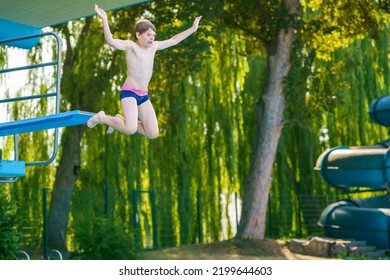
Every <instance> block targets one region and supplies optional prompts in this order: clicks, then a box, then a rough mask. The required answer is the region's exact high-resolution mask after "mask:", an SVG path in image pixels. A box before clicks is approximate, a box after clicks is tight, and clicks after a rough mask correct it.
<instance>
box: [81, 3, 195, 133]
mask: <svg viewBox="0 0 390 280" xmlns="http://www.w3.org/2000/svg"><path fill="white" fill-rule="evenodd" d="M95 11H96V13H97V14H98V15H99V17H100V18H101V19H102V21H103V32H104V38H105V40H106V43H107V44H108V45H110V46H111V47H113V48H115V49H118V50H122V51H125V53H126V64H127V78H126V81H125V83H124V84H123V86H122V90H121V92H120V101H121V106H122V112H123V117H122V116H121V115H119V114H117V115H116V116H114V117H111V116H108V115H106V114H105V113H104V111H100V112H98V113H97V114H95V115H94V116H93V117H92V118H90V119H89V120H88V122H87V125H88V127H90V128H93V127H94V126H96V125H97V124H105V125H108V126H109V128H108V130H107V133H112V131H113V130H114V129H115V130H118V131H120V132H123V133H125V134H134V133H136V132H138V133H140V134H142V135H144V136H146V137H148V138H150V139H155V138H157V137H158V134H159V129H158V123H157V117H156V113H155V111H154V108H153V106H152V103H151V102H150V100H149V96H148V85H149V81H150V79H151V77H152V72H153V61H154V55H155V54H156V51H158V50H163V49H166V48H169V47H172V46H174V45H176V44H178V43H180V42H181V41H183V40H184V39H185V38H187V37H188V36H190V35H191V34H192V33H194V32H195V31H196V30H197V29H198V26H199V21H200V19H201V16H199V17H197V18H195V20H194V23H193V25H192V27H190V28H189V29H187V30H185V31H183V32H181V33H179V34H177V35H175V36H173V37H172V38H170V39H168V40H164V41H155V40H154V39H155V36H156V28H155V27H154V25H153V24H152V23H151V22H150V21H148V20H140V21H138V22H137V24H136V27H135V34H134V35H135V38H136V41H135V42H134V41H131V40H120V39H114V38H113V36H112V34H111V31H110V27H109V25H108V19H107V14H106V12H105V11H104V10H103V9H101V8H99V7H98V6H97V5H95Z"/></svg>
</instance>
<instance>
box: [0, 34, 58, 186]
mask: <svg viewBox="0 0 390 280" xmlns="http://www.w3.org/2000/svg"><path fill="white" fill-rule="evenodd" d="M16 36H17V34H16ZM45 36H52V37H54V38H55V40H56V43H57V49H56V57H55V59H54V60H53V61H51V62H46V63H40V64H35V65H26V66H23V67H17V68H11V69H0V75H3V74H5V73H14V72H18V71H23V70H29V69H35V68H43V67H48V66H52V67H55V73H56V75H55V91H54V92H51V93H43V94H31V95H27V96H26V95H24V96H21V97H15V98H7V99H0V103H12V102H20V101H24V100H32V99H41V98H49V97H52V98H54V99H55V109H54V112H55V114H59V112H60V89H61V85H60V83H61V55H62V43H61V38H60V37H59V36H58V34H57V33H55V32H45V33H40V34H31V35H27V36H19V37H15V38H9V37H8V38H6V39H4V38H3V40H0V44H4V45H12V43H13V42H25V41H28V40H35V39H38V41H39V40H40V38H41V37H45ZM11 123H13V122H11ZM18 123H19V121H16V123H14V124H18ZM9 125H10V123H3V124H1V126H2V127H3V128H4V127H7V126H8V127H9V128H10V127H12V125H11V126H9ZM58 127H59V126H57V128H56V129H55V130H54V134H53V137H54V144H53V150H52V153H51V156H49V158H48V159H46V160H43V161H33V162H26V163H25V165H26V166H39V165H47V164H50V163H51V162H53V161H54V159H55V158H56V155H57V151H58V143H59V129H58ZM4 135H5V134H4ZM7 135H12V134H7ZM13 135H14V160H15V161H18V156H17V154H18V135H19V133H17V132H15V133H13ZM15 173H20V172H15ZM0 177H1V178H3V176H2V175H1V173H0ZM15 178H16V179H17V177H15ZM15 178H10V180H8V181H6V180H0V183H12V182H15V181H16V179H15ZM3 179H4V178H3Z"/></svg>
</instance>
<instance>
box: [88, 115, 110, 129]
mask: <svg viewBox="0 0 390 280" xmlns="http://www.w3.org/2000/svg"><path fill="white" fill-rule="evenodd" d="M105 117H106V114H105V113H104V112H103V111H100V112H99V113H97V114H95V115H94V116H93V117H92V118H90V119H89V120H88V122H87V126H88V127H89V128H94V127H95V126H96V125H97V124H99V123H102V121H103V119H104V118H105Z"/></svg>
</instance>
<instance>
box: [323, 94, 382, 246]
mask: <svg viewBox="0 0 390 280" xmlns="http://www.w3.org/2000/svg"><path fill="white" fill-rule="evenodd" d="M369 113H370V118H371V120H372V121H373V122H374V123H377V124H380V125H384V126H387V127H390V96H389V95H384V96H382V97H380V98H378V99H376V100H374V101H373V102H372V103H371V104H370V112H369ZM316 169H317V170H319V171H320V172H321V175H322V177H323V179H324V180H325V181H326V182H327V183H328V184H329V185H330V186H332V187H335V188H338V189H340V190H342V191H344V192H359V191H371V192H373V191H382V192H386V191H387V194H385V195H381V196H374V197H369V198H366V199H360V200H355V201H339V202H336V203H332V204H330V205H329V206H328V207H326V208H325V209H324V210H323V212H322V214H321V217H320V221H319V225H320V226H322V227H323V228H324V232H325V235H326V236H327V237H332V238H342V239H357V240H365V241H367V243H368V244H370V245H375V246H377V247H378V248H382V249H390V195H389V186H390V140H386V141H383V142H381V143H378V144H376V145H372V146H363V147H346V146H340V147H335V148H332V149H329V150H327V151H325V152H323V153H322V154H321V155H320V156H319V158H318V160H317V164H316Z"/></svg>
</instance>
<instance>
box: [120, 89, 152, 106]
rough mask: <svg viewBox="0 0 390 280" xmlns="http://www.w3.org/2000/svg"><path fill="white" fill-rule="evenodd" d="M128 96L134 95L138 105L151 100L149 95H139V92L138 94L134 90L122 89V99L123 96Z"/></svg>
mask: <svg viewBox="0 0 390 280" xmlns="http://www.w3.org/2000/svg"><path fill="white" fill-rule="evenodd" d="M126 97H133V98H135V100H136V101H137V105H138V106H139V105H141V104H142V103H145V102H146V101H148V100H149V96H148V95H143V96H139V95H138V94H136V93H135V92H133V91H130V90H121V93H120V96H119V98H120V100H122V99H123V98H126Z"/></svg>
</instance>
